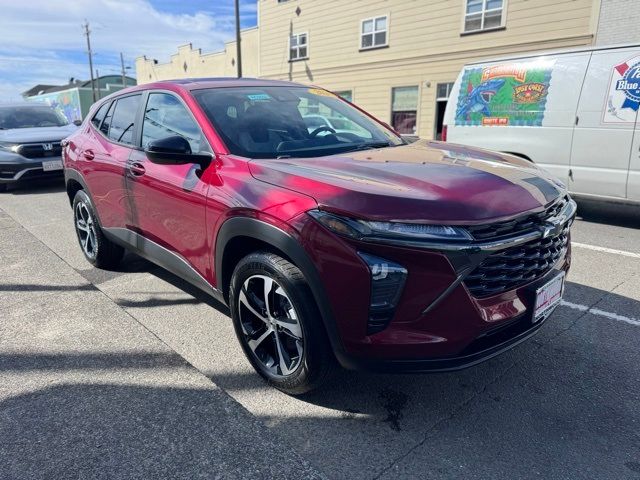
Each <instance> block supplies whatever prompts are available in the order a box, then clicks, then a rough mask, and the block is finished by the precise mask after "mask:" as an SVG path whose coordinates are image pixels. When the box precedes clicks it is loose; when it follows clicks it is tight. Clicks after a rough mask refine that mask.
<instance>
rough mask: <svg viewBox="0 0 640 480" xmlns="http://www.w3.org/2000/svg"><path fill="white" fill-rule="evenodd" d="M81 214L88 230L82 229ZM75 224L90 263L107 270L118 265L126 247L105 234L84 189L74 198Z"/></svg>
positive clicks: (83, 251) (83, 250) (82, 248)
mask: <svg viewBox="0 0 640 480" xmlns="http://www.w3.org/2000/svg"><path fill="white" fill-rule="evenodd" d="M79 216H80V217H81V220H84V226H85V227H86V230H84V229H82V226H83V223H82V222H79ZM73 225H74V227H75V230H76V236H77V237H78V243H79V244H80V248H81V250H82V253H83V254H84V257H85V258H86V259H87V261H88V262H89V263H91V264H92V265H93V266H94V267H97V268H102V269H105V270H110V269H113V268H115V267H116V266H118V264H119V263H120V260H122V256H123V255H124V248H122V247H121V246H120V245H116V244H115V243H113V242H111V241H110V240H109V239H107V238H106V237H105V236H104V234H103V233H102V229H101V228H100V224H99V223H98V217H97V216H96V214H95V210H94V208H93V204H92V203H91V199H90V198H89V195H87V194H86V193H85V192H84V190H79V191H78V192H77V193H76V195H75V197H74V198H73ZM87 239H88V241H87ZM85 242H86V244H85Z"/></svg>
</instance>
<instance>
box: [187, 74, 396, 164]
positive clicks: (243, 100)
mask: <svg viewBox="0 0 640 480" xmlns="http://www.w3.org/2000/svg"><path fill="white" fill-rule="evenodd" d="M193 94H194V96H195V98H196V100H197V101H198V103H199V104H200V106H201V107H202V108H203V110H204V111H205V113H206V114H207V116H208V117H209V120H210V121H211V123H212V124H213V125H214V127H215V128H216V130H217V131H218V133H219V134H220V136H221V137H222V138H223V140H224V142H225V143H226V145H227V147H228V148H229V150H230V151H231V153H234V154H236V155H241V156H243V157H251V158H283V157H316V156H322V155H332V154H335V153H340V152H347V151H350V150H359V149H366V148H379V147H386V146H395V145H400V144H402V143H403V141H402V139H401V138H400V137H399V136H398V135H396V134H395V133H393V132H392V131H391V130H389V129H387V128H385V127H383V126H382V125H380V124H379V123H377V122H375V121H374V120H372V119H370V118H369V117H368V116H366V115H364V114H363V113H361V112H360V111H358V110H357V109H356V108H354V107H352V106H351V105H349V104H348V103H346V102H345V101H343V100H341V99H340V97H338V96H336V95H333V94H332V93H329V92H327V91H325V90H321V89H317V88H307V87H280V86H278V87H250V88H249V87H232V88H212V89H204V90H196V91H194V92H193Z"/></svg>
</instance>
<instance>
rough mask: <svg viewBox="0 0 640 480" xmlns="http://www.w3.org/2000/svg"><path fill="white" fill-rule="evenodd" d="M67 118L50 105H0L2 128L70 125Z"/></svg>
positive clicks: (0, 125) (0, 127) (0, 126)
mask: <svg viewBox="0 0 640 480" xmlns="http://www.w3.org/2000/svg"><path fill="white" fill-rule="evenodd" d="M68 124H69V122H68V120H67V118H66V117H65V116H64V115H63V114H62V113H60V112H58V111H57V110H54V109H53V108H49V107H40V106H37V107H32V106H24V107H22V106H21V107H0V129H3V130H7V129H10V128H32V127H63V126H65V125H68Z"/></svg>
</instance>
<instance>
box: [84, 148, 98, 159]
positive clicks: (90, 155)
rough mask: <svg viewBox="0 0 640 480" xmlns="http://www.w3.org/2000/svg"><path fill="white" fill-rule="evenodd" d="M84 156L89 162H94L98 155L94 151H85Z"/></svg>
mask: <svg viewBox="0 0 640 480" xmlns="http://www.w3.org/2000/svg"><path fill="white" fill-rule="evenodd" d="M82 156H83V157H84V158H86V159H87V160H93V159H94V158H96V154H95V153H93V150H85V151H84V152H82Z"/></svg>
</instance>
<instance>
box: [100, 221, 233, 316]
mask: <svg viewBox="0 0 640 480" xmlns="http://www.w3.org/2000/svg"><path fill="white" fill-rule="evenodd" d="M102 232H103V233H104V235H105V236H106V237H107V238H108V239H109V240H111V241H112V242H113V243H117V244H118V245H121V246H123V247H124V248H126V249H128V250H131V251H132V252H134V253H136V254H138V255H140V256H141V257H143V258H145V259H147V260H149V261H150V262H153V263H155V264H156V265H158V266H160V267H162V268H164V269H165V270H168V271H170V272H171V273H173V274H174V275H177V276H178V277H180V278H182V279H183V280H186V281H187V282H189V283H190V284H192V285H193V286H195V287H198V288H199V289H200V290H202V291H203V292H205V293H207V294H209V295H211V296H212V297H213V298H215V299H216V300H217V301H219V302H221V303H223V304H225V305H226V302H225V301H224V296H223V295H222V292H220V291H219V290H218V289H216V288H214V287H213V286H211V284H210V283H209V282H208V281H207V280H206V279H205V278H204V277H203V276H202V275H200V274H199V273H198V272H197V271H196V269H194V268H193V267H192V266H191V265H189V262H187V261H186V260H185V259H184V258H182V257H181V256H180V255H178V254H177V253H175V252H172V251H171V250H168V249H167V248H165V247H163V246H162V245H159V244H157V243H156V242H154V241H152V240H149V239H148V238H146V237H144V236H142V235H140V234H139V233H136V232H134V231H133V230H129V229H127V228H103V229H102Z"/></svg>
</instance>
